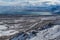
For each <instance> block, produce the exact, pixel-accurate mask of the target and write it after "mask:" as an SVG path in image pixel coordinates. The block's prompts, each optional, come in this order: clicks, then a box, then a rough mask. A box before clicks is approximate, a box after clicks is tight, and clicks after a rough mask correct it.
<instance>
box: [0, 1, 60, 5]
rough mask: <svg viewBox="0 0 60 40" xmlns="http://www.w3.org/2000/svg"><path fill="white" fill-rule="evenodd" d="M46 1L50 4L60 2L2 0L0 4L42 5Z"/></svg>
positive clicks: (59, 2) (58, 2)
mask: <svg viewBox="0 0 60 40" xmlns="http://www.w3.org/2000/svg"><path fill="white" fill-rule="evenodd" d="M44 2H47V3H46V4H48V5H56V4H60V1H59V0H54V1H53V0H0V5H1V6H4V5H5V6H6V5H10V6H17V5H19V6H21V5H23V6H24V5H35V6H36V5H40V4H43V3H44Z"/></svg>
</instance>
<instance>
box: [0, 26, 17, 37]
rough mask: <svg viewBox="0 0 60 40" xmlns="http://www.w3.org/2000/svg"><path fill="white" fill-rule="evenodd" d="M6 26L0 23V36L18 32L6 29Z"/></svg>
mask: <svg viewBox="0 0 60 40" xmlns="http://www.w3.org/2000/svg"><path fill="white" fill-rule="evenodd" d="M7 29H8V28H7V27H6V26H5V25H0V37H1V36H10V35H14V34H16V33H18V31H16V30H7Z"/></svg>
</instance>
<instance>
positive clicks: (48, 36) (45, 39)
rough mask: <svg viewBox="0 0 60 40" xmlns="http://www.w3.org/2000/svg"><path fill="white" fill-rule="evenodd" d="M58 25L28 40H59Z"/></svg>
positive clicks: (59, 31) (59, 28) (59, 29)
mask: <svg viewBox="0 0 60 40" xmlns="http://www.w3.org/2000/svg"><path fill="white" fill-rule="evenodd" d="M59 38H60V25H54V26H53V27H52V28H49V29H45V30H42V31H40V32H39V33H38V34H37V36H36V37H34V38H32V39H30V40H60V39H59Z"/></svg>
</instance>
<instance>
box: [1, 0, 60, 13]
mask: <svg viewBox="0 0 60 40" xmlns="http://www.w3.org/2000/svg"><path fill="white" fill-rule="evenodd" d="M18 1H19V0H18ZM15 2H16V1H15ZM59 4H60V1H59V0H54V1H52V0H37V1H30V0H29V1H26V2H24V1H23V2H18V3H17V4H16V5H10V4H9V5H7V4H4V5H2V4H1V5H0V14H31V12H50V13H52V14H60V5H59Z"/></svg>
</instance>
